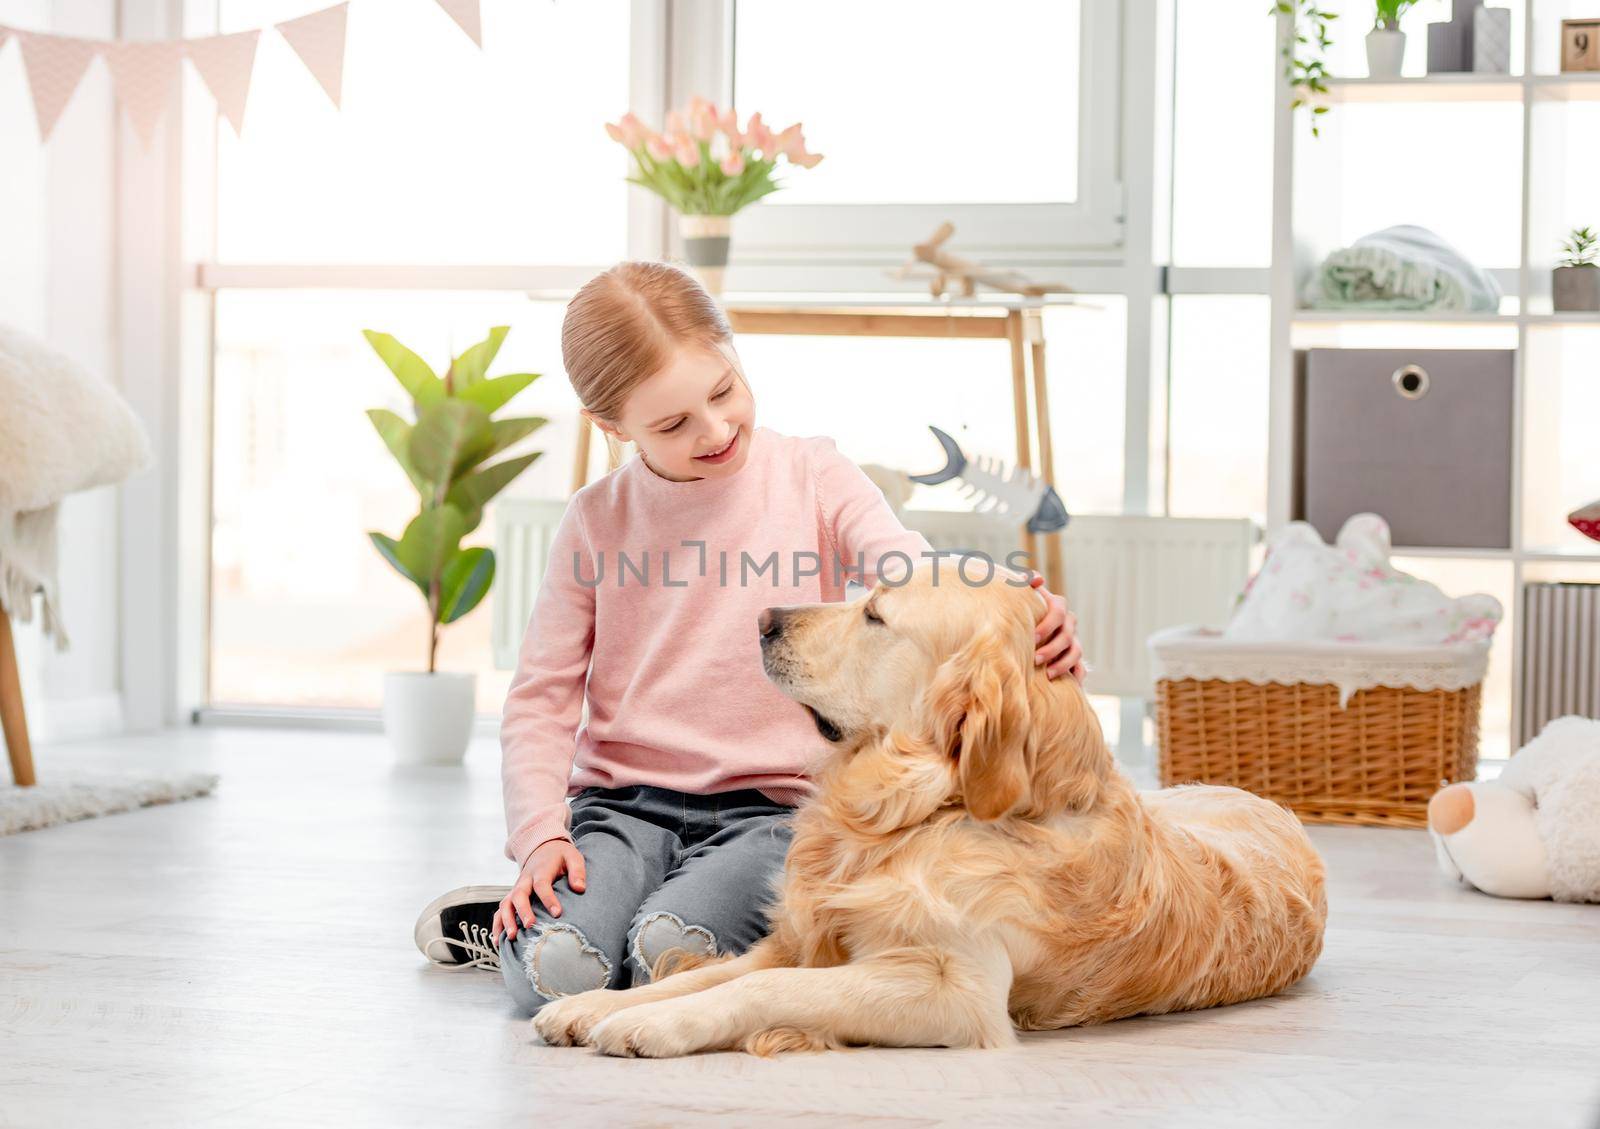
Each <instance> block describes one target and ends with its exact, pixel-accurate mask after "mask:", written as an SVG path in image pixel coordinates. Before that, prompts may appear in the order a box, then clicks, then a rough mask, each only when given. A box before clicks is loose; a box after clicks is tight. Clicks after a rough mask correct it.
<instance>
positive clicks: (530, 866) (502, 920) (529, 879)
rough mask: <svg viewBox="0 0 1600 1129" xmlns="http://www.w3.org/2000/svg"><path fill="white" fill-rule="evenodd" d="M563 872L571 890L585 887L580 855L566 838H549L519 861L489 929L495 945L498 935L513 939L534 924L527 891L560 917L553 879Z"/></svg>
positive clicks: (581, 889) (550, 911) (497, 943)
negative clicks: (521, 930)
mask: <svg viewBox="0 0 1600 1129" xmlns="http://www.w3.org/2000/svg"><path fill="white" fill-rule="evenodd" d="M563 874H565V875H566V876H567V885H568V886H570V887H572V890H573V892H574V893H577V894H581V893H583V888H584V886H585V884H586V883H585V879H584V864H583V855H582V854H581V853H580V852H579V851H578V848H577V847H576V846H575V845H573V844H572V843H571V842H570V841H569V840H566V839H548V840H546V841H545V842H543V843H540V844H539V845H538V846H537V847H535V848H534V851H533V854H531V855H529V856H528V861H527V862H525V863H523V864H522V873H521V874H519V875H517V881H516V884H515V885H513V886H512V887H511V892H510V893H509V894H507V895H506V896H505V900H504V901H502V902H501V903H500V908H499V909H497V910H495V913H494V924H493V927H492V930H491V932H492V933H493V940H494V943H495V946H496V947H498V946H499V944H500V938H501V936H502V935H503V936H505V937H508V938H510V939H512V940H515V939H516V936H517V931H518V929H519V928H523V929H528V928H532V927H533V903H532V901H531V900H530V899H529V895H530V894H538V895H539V901H540V902H541V903H542V904H543V905H544V908H545V910H546V911H547V912H548V913H549V914H550V916H551V917H560V916H561V902H560V901H559V900H557V898H556V892H555V885H554V884H555V880H556V879H557V878H560V877H561V876H562V875H563Z"/></svg>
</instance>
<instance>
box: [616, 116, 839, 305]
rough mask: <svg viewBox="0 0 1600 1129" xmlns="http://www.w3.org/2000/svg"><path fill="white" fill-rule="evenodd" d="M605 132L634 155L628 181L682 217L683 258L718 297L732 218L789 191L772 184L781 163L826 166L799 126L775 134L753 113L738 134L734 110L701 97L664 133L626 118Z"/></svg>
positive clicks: (672, 119) (780, 184) (775, 182)
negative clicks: (781, 191)
mask: <svg viewBox="0 0 1600 1129" xmlns="http://www.w3.org/2000/svg"><path fill="white" fill-rule="evenodd" d="M606 133H607V134H609V135H610V137H611V139H612V140H613V141H615V142H617V143H618V144H619V145H621V146H622V147H623V148H625V149H626V150H628V152H629V153H630V154H632V156H633V159H634V165H635V174H634V175H633V176H630V177H628V183H630V184H637V185H640V186H641V187H644V188H648V189H649V190H650V191H652V192H654V193H655V194H656V195H658V196H660V197H661V198H662V199H663V200H665V201H666V202H667V203H668V204H670V205H672V207H673V209H674V210H675V211H676V212H677V213H678V232H679V234H680V235H681V236H682V237H683V249H684V257H685V258H686V259H687V260H688V261H689V265H690V266H691V267H693V268H694V270H695V273H696V274H698V275H699V276H700V280H701V281H702V282H703V283H704V284H705V286H706V289H707V290H709V291H711V292H712V293H713V294H720V293H721V292H722V275H723V271H724V269H725V268H726V267H727V265H728V246H729V242H730V238H731V236H732V231H733V216H734V215H735V214H736V213H737V212H738V211H740V209H742V208H745V207H747V206H749V205H750V204H753V203H755V202H756V201H757V200H759V199H761V198H762V197H763V196H766V195H768V194H769V193H772V192H776V191H777V190H778V189H780V188H782V187H783V182H782V181H781V180H777V179H775V178H774V174H775V172H776V171H777V168H778V163H779V161H784V162H787V163H789V164H792V165H798V166H800V167H801V168H803V169H811V168H816V166H817V163H818V162H819V161H821V160H822V155H821V154H820V153H811V152H808V151H807V150H806V141H805V135H804V134H803V133H802V132H801V129H800V123H799V122H796V123H795V124H794V125H791V126H789V127H788V128H786V129H783V130H781V131H779V132H777V133H774V132H773V131H772V130H771V129H770V128H769V127H768V126H767V124H766V123H765V122H763V121H762V120H761V115H760V114H759V113H754V114H751V115H750V118H749V120H748V121H746V122H745V125H744V128H743V129H740V128H739V121H738V117H737V116H736V115H735V113H734V111H733V109H732V108H731V107H730V108H728V109H720V108H718V107H717V106H716V105H714V104H713V103H711V102H708V101H706V100H705V99H704V98H699V97H695V98H691V99H690V100H689V106H688V108H687V109H686V110H682V111H679V110H674V111H672V112H671V113H669V114H668V115H667V121H666V129H665V131H664V132H661V133H657V132H655V131H654V130H652V129H651V128H650V127H649V126H647V125H645V124H644V122H642V121H640V120H639V118H638V117H636V116H635V115H634V114H632V113H627V114H624V115H623V116H622V119H621V120H620V121H617V122H614V123H612V122H608V123H606Z"/></svg>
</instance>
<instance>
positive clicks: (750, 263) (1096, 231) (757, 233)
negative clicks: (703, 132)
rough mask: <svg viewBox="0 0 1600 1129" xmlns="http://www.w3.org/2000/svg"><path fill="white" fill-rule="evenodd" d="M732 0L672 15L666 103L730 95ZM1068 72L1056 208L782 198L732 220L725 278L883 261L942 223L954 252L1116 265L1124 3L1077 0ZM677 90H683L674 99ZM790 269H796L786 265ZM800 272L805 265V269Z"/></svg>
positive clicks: (684, 6) (1019, 262)
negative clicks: (1071, 195)
mask: <svg viewBox="0 0 1600 1129" xmlns="http://www.w3.org/2000/svg"><path fill="white" fill-rule="evenodd" d="M736 6H737V0H693V2H692V3H681V2H680V3H678V4H676V5H675V6H674V7H673V9H672V11H673V17H672V18H673V27H672V43H673V47H674V51H673V68H672V70H673V83H672V86H673V91H674V95H675V96H674V98H673V104H674V105H676V104H678V103H680V102H682V101H684V100H685V98H686V97H687V95H688V94H690V93H704V94H707V95H708V96H710V97H712V98H713V99H714V100H717V101H720V102H732V101H734V100H735V98H736V97H737V70H738V65H737V60H736V59H735V58H734V27H735V19H736V14H737V13H736ZM1080 19H1081V27H1080V33H1079V62H1080V65H1079V71H1078V114H1079V117H1078V191H1077V199H1076V200H1075V201H1074V202H1072V203H1060V204H970V203H950V204H785V205H783V206H781V207H773V208H752V209H749V210H747V211H745V212H743V213H742V214H740V215H739V216H738V217H736V218H735V220H734V229H733V249H732V260H731V262H730V280H731V281H732V280H738V281H753V282H758V285H755V286H751V287H749V288H752V289H766V288H767V286H766V285H760V284H759V283H761V282H766V283H771V282H775V281H781V278H782V274H781V272H782V270H783V268H790V277H795V276H798V275H801V274H802V273H810V274H812V275H815V274H816V268H826V267H829V266H839V267H849V266H861V265H874V266H880V265H894V264H898V263H901V262H903V261H904V260H905V257H906V248H907V247H910V246H911V245H912V244H915V243H919V242H921V241H922V240H924V239H926V238H927V237H928V236H929V234H930V233H932V232H933V231H934V229H936V228H937V227H938V226H939V225H940V224H941V223H943V222H945V221H946V220H948V221H950V222H952V223H953V224H954V225H955V227H956V230H957V231H959V232H960V240H961V247H962V250H963V252H965V253H970V254H974V255H978V256H981V257H982V258H984V259H985V260H988V261H991V262H995V263H1000V264H1004V265H1015V266H1028V265H1050V264H1061V265H1066V264H1086V263H1097V264H1105V263H1116V262H1120V261H1121V260H1122V258H1123V254H1124V252H1125V250H1126V239H1125V237H1126V231H1125V211H1126V197H1125V193H1124V191H1123V162H1122V160H1121V146H1120V144H1119V142H1120V135H1121V129H1122V112H1121V111H1122V81H1121V79H1122V74H1121V69H1122V66H1121V64H1122V59H1123V37H1124V35H1126V34H1127V29H1126V27H1125V21H1126V19H1127V5H1124V4H1122V3H1119V2H1117V0H1083V2H1082V4H1081V7H1080ZM679 91H682V92H683V97H678V96H676V95H677V93H678V92H679ZM794 268H800V269H798V270H795V269H794ZM806 268H812V269H811V270H810V271H809V272H808V271H806Z"/></svg>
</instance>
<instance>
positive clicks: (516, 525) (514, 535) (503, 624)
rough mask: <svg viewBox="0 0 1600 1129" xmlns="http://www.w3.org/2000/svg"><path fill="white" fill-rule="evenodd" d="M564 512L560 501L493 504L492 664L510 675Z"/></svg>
mask: <svg viewBox="0 0 1600 1129" xmlns="http://www.w3.org/2000/svg"><path fill="white" fill-rule="evenodd" d="M566 512H567V503H566V502H565V500H563V501H559V502H552V501H547V500H546V499H543V498H500V499H499V500H497V501H496V502H495V504H494V588H493V589H492V591H491V594H490V600H489V604H490V612H491V614H492V615H493V616H494V625H493V630H492V633H491V635H490V642H491V645H492V646H493V648H494V665H495V666H496V667H498V668H499V669H500V670H515V669H516V666H517V652H518V651H520V650H521V649H522V637H523V635H524V634H526V633H527V630H528V620H529V619H531V618H533V601H534V599H535V597H537V596H538V595H539V585H540V584H541V583H543V582H544V571H545V569H546V568H547V567H548V566H549V564H550V543H551V542H552V541H554V540H555V536H556V530H557V529H558V528H559V527H560V525H561V515H562V514H564V513H566Z"/></svg>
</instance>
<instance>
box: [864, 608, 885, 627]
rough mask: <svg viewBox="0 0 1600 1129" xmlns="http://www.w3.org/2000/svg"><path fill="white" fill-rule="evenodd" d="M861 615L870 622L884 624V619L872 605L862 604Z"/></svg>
mask: <svg viewBox="0 0 1600 1129" xmlns="http://www.w3.org/2000/svg"><path fill="white" fill-rule="evenodd" d="M861 614H862V615H864V616H866V617H867V619H868V621H869V622H872V623H882V622H883V617H882V616H881V615H879V614H878V612H877V609H876V608H874V607H873V606H872V605H871V604H862V605H861Z"/></svg>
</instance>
